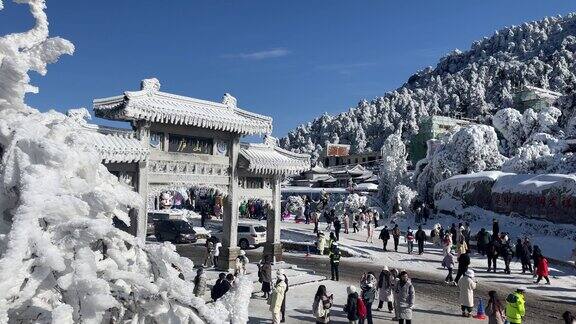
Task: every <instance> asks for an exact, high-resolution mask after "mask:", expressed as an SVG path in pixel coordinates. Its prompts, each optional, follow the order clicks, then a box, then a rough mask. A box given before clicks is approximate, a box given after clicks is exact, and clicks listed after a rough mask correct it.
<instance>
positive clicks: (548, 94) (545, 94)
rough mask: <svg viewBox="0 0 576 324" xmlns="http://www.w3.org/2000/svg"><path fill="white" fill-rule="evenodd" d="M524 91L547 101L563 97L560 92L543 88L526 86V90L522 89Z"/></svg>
mask: <svg viewBox="0 0 576 324" xmlns="http://www.w3.org/2000/svg"><path fill="white" fill-rule="evenodd" d="M522 90H523V91H531V92H533V93H535V94H537V95H538V96H540V97H541V98H547V99H554V100H555V99H558V98H559V97H561V96H562V94H561V93H560V92H556V91H552V90H548V89H543V88H538V87H534V86H529V85H527V86H525V87H524V89H522Z"/></svg>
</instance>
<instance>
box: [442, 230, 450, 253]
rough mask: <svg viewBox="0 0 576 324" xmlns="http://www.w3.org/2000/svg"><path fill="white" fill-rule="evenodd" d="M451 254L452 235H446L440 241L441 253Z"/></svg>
mask: <svg viewBox="0 0 576 324" xmlns="http://www.w3.org/2000/svg"><path fill="white" fill-rule="evenodd" d="M451 252H452V234H450V233H446V234H445V235H444V238H443V239H442V253H443V254H444V255H446V254H448V253H451Z"/></svg>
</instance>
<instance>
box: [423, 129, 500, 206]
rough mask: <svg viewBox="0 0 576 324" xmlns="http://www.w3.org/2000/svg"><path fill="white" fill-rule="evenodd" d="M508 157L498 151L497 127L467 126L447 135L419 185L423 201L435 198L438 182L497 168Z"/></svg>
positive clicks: (426, 168) (427, 162)
mask: <svg viewBox="0 0 576 324" xmlns="http://www.w3.org/2000/svg"><path fill="white" fill-rule="evenodd" d="M505 160H506V158H505V157H504V156H502V155H501V154H500V152H499V151H498V138H497V136H496V132H495V131H494V128H492V127H490V126H486V125H476V124H473V125H468V126H465V127H463V128H461V129H460V130H458V131H457V132H456V133H454V134H451V135H449V136H447V137H446V138H445V139H444V140H443V143H442V144H440V146H439V147H438V148H437V149H436V151H435V152H434V154H433V155H432V156H431V157H429V158H428V160H427V161H425V163H426V166H424V168H423V170H422V171H421V172H420V173H419V174H418V176H417V178H416V184H417V188H418V194H419V197H420V199H421V200H423V201H426V202H429V201H432V194H433V190H434V186H435V185H436V183H438V182H440V181H442V180H445V179H448V178H450V177H451V176H453V175H457V174H466V173H473V172H478V171H484V170H497V169H499V168H500V166H501V165H502V163H503V162H504V161H505Z"/></svg>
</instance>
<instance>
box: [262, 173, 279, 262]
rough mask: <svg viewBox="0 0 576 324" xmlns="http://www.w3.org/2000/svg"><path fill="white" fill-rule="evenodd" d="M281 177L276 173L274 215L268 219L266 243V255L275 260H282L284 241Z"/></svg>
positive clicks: (273, 183)
mask: <svg viewBox="0 0 576 324" xmlns="http://www.w3.org/2000/svg"><path fill="white" fill-rule="evenodd" d="M280 177H281V176H280V175H276V176H275V177H274V180H273V182H272V208H274V217H268V219H267V221H266V245H264V255H269V256H270V257H272V260H274V261H282V243H280V220H281V217H282V215H281V214H282V211H281V204H280V201H281V197H280Z"/></svg>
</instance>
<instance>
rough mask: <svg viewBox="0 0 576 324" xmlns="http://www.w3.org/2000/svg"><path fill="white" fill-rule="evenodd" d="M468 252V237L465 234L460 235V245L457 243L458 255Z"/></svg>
mask: <svg viewBox="0 0 576 324" xmlns="http://www.w3.org/2000/svg"><path fill="white" fill-rule="evenodd" d="M467 252H468V244H466V239H465V238H464V235H460V236H459V241H458V245H456V255H458V256H460V255H462V254H464V253H467Z"/></svg>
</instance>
